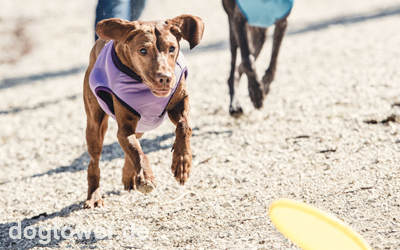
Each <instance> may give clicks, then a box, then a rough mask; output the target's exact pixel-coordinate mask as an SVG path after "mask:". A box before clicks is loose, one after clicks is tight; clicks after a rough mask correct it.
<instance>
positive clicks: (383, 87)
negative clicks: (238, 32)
mask: <svg viewBox="0 0 400 250" xmlns="http://www.w3.org/2000/svg"><path fill="white" fill-rule="evenodd" d="M95 5H96V2H95V1H94V0H90V1H79V0H70V1H46V0H35V1H29V0H19V1H10V0H0V6H2V7H1V8H0V35H1V38H2V39H0V49H1V53H0V99H1V102H0V249H52V248H61V249H175V248H180V249H298V248H297V247H296V246H295V245H294V244H292V243H291V242H290V241H289V240H287V239H286V238H285V237H284V236H282V235H281V234H280V233H279V232H278V231H277V230H276V229H275V228H274V226H273V225H272V224H271V222H270V219H269V217H268V208H269V206H270V204H271V202H272V201H274V200H276V199H278V198H290V199H295V200H298V201H304V202H307V203H309V204H313V205H315V206H317V207H319V208H321V209H324V210H326V211H328V212H329V213H331V214H333V215H335V216H337V217H338V218H340V219H341V220H343V221H345V222H346V223H348V224H350V225H351V226H352V227H353V228H354V229H355V230H356V231H358V232H359V233H360V234H361V235H362V236H363V237H365V239H366V241H367V242H369V243H370V244H371V245H372V247H373V249H400V232H399V231H400V229H399V221H400V208H399V206H400V187H399V183H400V174H399V164H400V123H399V120H400V118H399V117H400V70H399V68H400V67H399V66H400V46H399V44H400V32H399V23H400V1H399V0H368V1H364V0H355V1H350V2H349V1H345V0H337V1H317V0H302V1H296V3H295V6H294V9H293V11H292V14H291V16H290V18H289V29H288V32H287V36H286V37H285V38H284V42H283V45H282V48H281V53H280V55H279V64H278V71H277V75H276V79H275V81H274V82H273V84H272V85H271V90H270V93H269V94H268V97H267V98H266V100H265V103H264V108H263V109H262V110H254V108H253V107H252V104H251V102H250V98H249V97H248V92H247V86H246V85H247V83H246V78H245V77H244V78H243V79H242V81H241V85H240V88H239V92H240V93H239V96H240V97H241V100H242V106H243V109H244V112H245V115H244V116H243V117H241V118H240V119H234V118H231V117H229V114H228V106H229V105H228V104H229V97H228V87H227V84H226V80H227V78H228V73H229V66H230V65H229V62H230V53H229V42H228V23H227V16H226V14H225V12H224V11H223V8H222V5H221V3H220V1H215V0H207V1H206V0H201V1H200V0H197V1H183V0H181V1H178V0H168V1H161V0H148V3H147V6H146V9H145V11H144V13H143V16H142V19H143V20H154V19H166V18H172V17H175V16H177V15H180V14H183V13H189V14H195V15H198V16H200V17H202V18H203V20H204V21H205V23H206V31H205V34H204V39H203V42H202V43H201V45H200V46H199V47H198V48H196V49H194V50H193V51H189V50H188V46H187V45H186V42H184V41H183V42H182V50H183V52H184V53H185V56H186V59H187V62H188V67H189V78H188V87H189V92H190V96H191V99H190V102H191V115H190V119H191V123H192V127H193V138H192V148H193V157H194V158H193V169H192V174H191V176H190V179H189V181H188V183H187V184H186V186H185V187H181V186H179V185H178V183H177V182H176V181H175V180H174V178H173V176H172V174H171V170H170V164H171V159H172V155H171V152H170V150H171V145H172V144H173V141H174V134H173V132H174V126H173V125H172V124H171V123H170V122H166V123H165V124H163V125H162V126H161V127H160V128H158V129H157V130H155V131H152V132H149V133H146V134H145V136H144V137H143V139H141V143H142V147H143V150H144V151H145V153H147V155H148V157H149V160H150V164H151V166H152V168H153V170H154V172H155V174H156V178H157V182H158V187H157V189H156V190H155V191H154V192H152V193H151V194H148V195H144V194H141V193H138V192H131V193H129V192H126V191H124V190H123V186H122V183H121V174H122V166H123V161H124V153H123V151H122V149H121V148H120V146H119V144H118V142H117V138H116V131H117V130H116V124H115V122H114V121H112V120H111V119H110V122H109V130H108V132H107V135H106V138H105V142H104V149H103V154H102V158H101V163H100V167H101V171H102V172H101V187H102V191H103V194H104V201H105V202H106V207H105V208H102V209H98V208H96V209H93V210H83V209H82V207H83V201H84V200H85V198H86V190H87V181H86V168H87V163H88V160H89V157H88V154H87V152H86V145H85V140H84V138H85V137H84V130H85V126H86V117H85V113H84V108H83V101H82V84H83V74H84V70H85V67H86V66H87V63H88V58H89V52H90V49H91V46H92V45H93V20H94V8H95ZM271 40H272V39H269V41H268V42H267V43H266V45H265V47H264V50H263V52H262V54H261V56H260V58H259V61H258V63H257V69H258V71H259V72H260V73H259V75H261V72H263V71H264V70H265V69H266V67H267V64H268V63H269V56H270V51H271V49H270V48H271V45H272V44H271ZM18 225H21V228H22V229H21V231H22V234H23V236H26V235H25V234H24V229H27V227H28V226H31V227H32V228H33V229H34V230H36V231H38V230H39V229H40V228H44V227H47V228H50V227H53V226H55V225H57V226H58V227H59V228H60V230H61V229H62V228H66V227H67V226H68V227H71V228H72V229H73V230H74V232H75V233H76V235H74V236H73V237H72V238H69V239H67V238H68V237H57V235H54V231H53V232H52V234H51V235H49V236H51V241H50V242H48V243H47V244H41V242H40V241H39V240H41V239H42V238H41V237H40V235H39V233H38V234H36V235H35V236H32V237H29V235H28V236H27V237H21V239H12V238H11V237H10V236H9V230H10V228H12V227H13V226H17V227H18ZM127 226H129V227H130V228H131V230H126V228H127ZM85 227H86V228H89V229H91V230H92V229H93V232H95V230H94V228H95V227H103V228H112V230H111V229H110V230H109V231H110V232H111V233H110V235H109V236H108V237H106V238H104V239H100V237H96V235H95V234H94V233H92V234H91V235H90V237H88V238H82V239H79V237H78V234H80V233H82V232H84V231H85V230H84V228H85ZM28 229H29V228H28ZM60 230H57V231H56V234H58V235H59V234H60V233H61V231H62V230H61V231H60ZM29 231H30V232H31V231H32V230H29ZM16 232H17V230H15V233H14V234H16ZM65 232H66V233H67V234H68V230H67V231H65V230H64V233H65ZM124 235H128V236H129V237H124ZM28 238H32V239H28ZM57 238H59V239H57Z"/></svg>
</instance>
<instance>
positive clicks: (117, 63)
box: [111, 44, 143, 82]
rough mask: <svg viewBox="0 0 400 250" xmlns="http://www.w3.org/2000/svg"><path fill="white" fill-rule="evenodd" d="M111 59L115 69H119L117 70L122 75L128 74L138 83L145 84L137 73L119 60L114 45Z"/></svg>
mask: <svg viewBox="0 0 400 250" xmlns="http://www.w3.org/2000/svg"><path fill="white" fill-rule="evenodd" d="M111 57H112V60H113V63H114V65H115V67H117V69H119V70H120V71H121V72H122V73H124V74H127V75H128V76H130V77H132V78H133V79H135V80H136V81H138V82H143V79H142V78H141V77H140V76H139V75H138V74H136V72H135V71H133V70H132V69H130V68H129V67H128V66H126V65H125V64H123V63H122V62H121V60H120V59H119V58H118V55H117V52H115V48H114V44H113V45H112V48H111Z"/></svg>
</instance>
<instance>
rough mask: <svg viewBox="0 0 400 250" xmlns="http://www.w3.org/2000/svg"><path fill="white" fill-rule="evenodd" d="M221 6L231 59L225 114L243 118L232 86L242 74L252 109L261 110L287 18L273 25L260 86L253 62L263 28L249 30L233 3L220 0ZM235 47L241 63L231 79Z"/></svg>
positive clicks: (244, 19) (236, 5) (238, 9)
mask: <svg viewBox="0 0 400 250" xmlns="http://www.w3.org/2000/svg"><path fill="white" fill-rule="evenodd" d="M222 4H223V6H224V9H225V11H226V13H227V14H228V19H229V34H230V45H231V55H232V60H231V71H230V75H229V79H228V85H229V94H230V97H231V100H230V106H229V113H230V114H231V115H232V116H235V117H239V116H240V115H242V114H243V110H242V108H241V106H240V103H239V101H238V100H237V98H236V96H235V85H237V83H238V82H239V80H240V77H241V76H242V74H243V73H245V74H246V75H247V78H248V89H249V94H250V99H251V101H252V102H253V105H254V107H255V108H257V109H260V108H262V106H263V100H264V97H265V95H266V94H268V92H269V86H270V84H271V82H272V81H273V80H274V76H275V71H276V64H277V58H278V54H279V48H280V46H281V43H282V39H283V36H284V34H285V30H286V26H287V17H288V16H289V14H287V15H286V16H285V17H283V18H281V19H280V20H278V21H276V23H275V32H274V41H273V47H272V56H271V61H270V64H269V67H268V69H267V70H266V72H265V74H264V76H263V78H262V80H261V82H260V81H259V79H258V77H257V73H256V71H255V67H254V62H255V60H256V59H257V58H258V56H259V54H260V52H261V49H262V47H263V45H264V42H265V40H266V38H267V28H262V27H253V26H250V25H249V24H248V23H247V20H246V17H245V16H244V14H243V12H242V11H241V9H240V8H239V6H238V4H237V3H236V1H235V0H222ZM238 47H239V48H240V54H241V56H242V62H241V64H240V66H239V67H238V70H237V71H238V72H237V73H238V75H237V76H235V73H236V53H237V48H238ZM250 55H252V56H253V57H254V59H253V58H251V57H250Z"/></svg>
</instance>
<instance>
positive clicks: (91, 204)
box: [83, 198, 105, 209]
mask: <svg viewBox="0 0 400 250" xmlns="http://www.w3.org/2000/svg"><path fill="white" fill-rule="evenodd" d="M104 206H105V204H104V201H103V199H102V198H99V199H97V200H86V201H85V204H84V205H83V208H85V209H91V208H95V207H104Z"/></svg>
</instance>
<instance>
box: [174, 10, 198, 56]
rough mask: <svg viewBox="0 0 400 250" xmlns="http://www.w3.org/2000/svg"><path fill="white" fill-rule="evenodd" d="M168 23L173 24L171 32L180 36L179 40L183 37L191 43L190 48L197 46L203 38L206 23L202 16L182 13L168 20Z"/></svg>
mask: <svg viewBox="0 0 400 250" xmlns="http://www.w3.org/2000/svg"><path fill="white" fill-rule="evenodd" d="M166 23H167V24H168V25H172V28H171V32H172V33H173V34H174V35H175V36H178V37H179V38H178V40H179V39H180V38H181V37H182V38H183V39H185V40H186V41H188V42H189V44H190V49H193V48H194V47H196V45H197V44H199V43H200V41H201V39H202V38H203V32H204V23H203V21H202V20H201V18H200V17H197V16H192V15H181V16H177V17H175V18H173V19H168V20H167V21H166Z"/></svg>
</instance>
